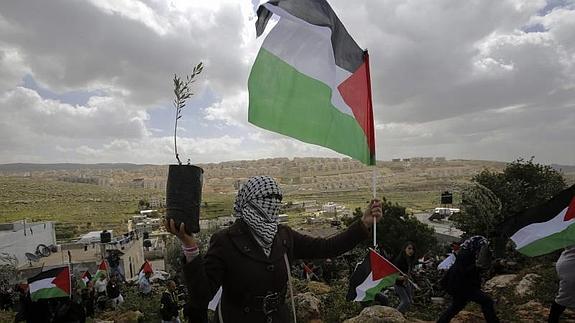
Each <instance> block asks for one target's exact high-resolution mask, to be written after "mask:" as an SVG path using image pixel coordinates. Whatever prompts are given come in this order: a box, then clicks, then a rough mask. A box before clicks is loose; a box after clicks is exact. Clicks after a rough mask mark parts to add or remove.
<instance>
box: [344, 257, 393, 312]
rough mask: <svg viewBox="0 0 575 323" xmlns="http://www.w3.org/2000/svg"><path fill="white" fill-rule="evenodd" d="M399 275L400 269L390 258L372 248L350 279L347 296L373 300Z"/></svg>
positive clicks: (354, 298)
mask: <svg viewBox="0 0 575 323" xmlns="http://www.w3.org/2000/svg"><path fill="white" fill-rule="evenodd" d="M398 276H399V270H397V268H396V267H395V266H394V265H393V264H392V263H391V262H389V260H387V259H385V258H384V257H383V256H381V255H380V254H378V253H377V252H375V251H374V250H373V249H370V250H369V254H367V256H366V257H365V259H364V260H363V261H362V262H361V263H360V264H359V265H358V266H357V267H356V268H355V270H354V271H353V274H352V275H351V277H350V279H349V289H348V292H347V296H346V298H347V300H348V301H355V302H365V301H372V300H373V299H374V297H375V295H376V294H377V293H379V292H380V291H381V290H382V289H384V288H386V287H389V286H392V285H393V284H395V280H396V279H397V277H398Z"/></svg>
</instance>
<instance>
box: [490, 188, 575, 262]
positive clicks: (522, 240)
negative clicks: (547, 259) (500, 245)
mask: <svg viewBox="0 0 575 323" xmlns="http://www.w3.org/2000/svg"><path fill="white" fill-rule="evenodd" d="M501 228H502V230H503V232H504V233H506V234H507V235H508V236H509V235H511V240H513V242H515V246H516V247H515V248H516V249H517V251H519V252H521V253H522V254H524V255H526V256H529V257H535V256H540V255H544V254H547V253H550V252H553V251H555V250H559V249H561V248H565V247H568V246H572V245H575V185H573V186H571V187H569V188H568V189H566V190H564V191H562V192H561V193H559V194H558V195H556V196H555V197H553V198H552V199H551V200H549V201H548V202H546V203H544V204H542V205H539V206H536V207H533V208H530V209H527V210H526V211H525V212H523V213H522V214H520V215H517V216H514V217H512V218H509V219H508V220H506V221H505V222H504V223H502V224H501Z"/></svg>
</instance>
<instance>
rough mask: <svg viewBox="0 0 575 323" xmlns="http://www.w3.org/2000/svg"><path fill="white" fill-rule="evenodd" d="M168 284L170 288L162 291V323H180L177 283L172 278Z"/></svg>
mask: <svg viewBox="0 0 575 323" xmlns="http://www.w3.org/2000/svg"><path fill="white" fill-rule="evenodd" d="M167 285H168V288H167V289H166V290H165V291H164V292H163V293H162V299H161V300H160V302H161V304H160V315H161V316H162V323H180V318H179V314H178V309H179V306H178V293H177V292H176V283H175V282H174V281H173V280H170V281H168V284H167Z"/></svg>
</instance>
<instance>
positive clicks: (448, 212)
mask: <svg viewBox="0 0 575 323" xmlns="http://www.w3.org/2000/svg"><path fill="white" fill-rule="evenodd" d="M459 212H460V210H459V209H455V208H449V207H436V208H435V209H434V210H433V213H431V215H430V216H429V218H428V220H429V221H440V220H444V219H447V220H449V217H450V216H452V215H454V214H455V213H459Z"/></svg>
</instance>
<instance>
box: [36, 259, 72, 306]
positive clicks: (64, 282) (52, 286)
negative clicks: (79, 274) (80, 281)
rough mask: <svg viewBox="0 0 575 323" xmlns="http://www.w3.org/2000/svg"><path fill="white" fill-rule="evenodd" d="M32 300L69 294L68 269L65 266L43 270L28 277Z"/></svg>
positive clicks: (67, 295)
mask: <svg viewBox="0 0 575 323" xmlns="http://www.w3.org/2000/svg"><path fill="white" fill-rule="evenodd" d="M28 286H29V288H30V298H31V299H32V301H37V300H39V299H45V298H58V297H69V296H70V269H69V268H68V267H67V266H66V267H60V268H54V269H50V270H47V271H43V272H41V273H39V274H38V275H36V276H34V277H32V278H28Z"/></svg>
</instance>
